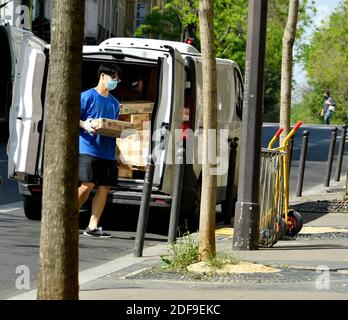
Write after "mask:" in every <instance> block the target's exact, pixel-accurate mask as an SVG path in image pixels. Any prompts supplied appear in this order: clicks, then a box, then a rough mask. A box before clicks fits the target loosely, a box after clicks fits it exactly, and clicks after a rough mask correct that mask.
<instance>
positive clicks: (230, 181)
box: [224, 138, 239, 224]
mask: <svg viewBox="0 0 348 320" xmlns="http://www.w3.org/2000/svg"><path fill="white" fill-rule="evenodd" d="M238 140H239V139H238V138H234V139H233V140H232V141H230V159H229V164H228V176H227V187H226V200H225V201H226V202H225V204H226V210H225V215H224V224H230V223H231V219H232V217H233V214H234V212H233V211H234V209H235V206H236V204H235V202H234V201H233V200H234V199H233V188H234V176H235V173H236V158H237V147H238Z"/></svg>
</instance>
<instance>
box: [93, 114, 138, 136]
mask: <svg viewBox="0 0 348 320" xmlns="http://www.w3.org/2000/svg"><path fill="white" fill-rule="evenodd" d="M92 125H94V126H95V128H96V131H97V134H100V135H102V136H108V137H114V138H119V137H121V134H122V133H123V135H125V134H126V133H127V132H128V134H131V133H134V126H133V124H132V123H130V122H125V121H119V120H111V119H105V118H100V119H95V120H93V121H92Z"/></svg>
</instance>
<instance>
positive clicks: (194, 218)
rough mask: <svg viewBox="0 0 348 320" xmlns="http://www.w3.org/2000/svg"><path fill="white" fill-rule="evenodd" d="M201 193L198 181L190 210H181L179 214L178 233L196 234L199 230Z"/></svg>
mask: <svg viewBox="0 0 348 320" xmlns="http://www.w3.org/2000/svg"><path fill="white" fill-rule="evenodd" d="M201 192H202V186H201V182H200V180H199V181H198V182H197V184H196V190H195V195H194V199H193V202H192V205H191V207H190V209H186V210H183V211H182V212H181V213H180V221H179V233H181V235H183V234H184V233H187V232H190V233H193V232H196V231H197V230H198V229H199V216H200V212H201Z"/></svg>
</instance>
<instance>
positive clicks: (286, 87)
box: [279, 0, 299, 144]
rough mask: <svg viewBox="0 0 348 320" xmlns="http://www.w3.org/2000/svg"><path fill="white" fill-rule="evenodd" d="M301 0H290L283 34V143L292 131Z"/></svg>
mask: <svg viewBox="0 0 348 320" xmlns="http://www.w3.org/2000/svg"><path fill="white" fill-rule="evenodd" d="M298 7H299V0H289V13H288V21H287V24H286V28H285V31H284V36H283V49H282V75H281V89H280V121H279V122H280V126H281V127H283V128H284V132H283V133H282V135H281V137H280V143H281V144H283V142H284V139H285V137H286V136H287V134H288V133H289V132H290V111H291V82H292V69H293V47H294V43H295V38H296V28H297V19H298Z"/></svg>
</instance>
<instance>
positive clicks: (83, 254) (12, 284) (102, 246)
mask: <svg viewBox="0 0 348 320" xmlns="http://www.w3.org/2000/svg"><path fill="white" fill-rule="evenodd" d="M115 214H118V215H121V213H119V212H115ZM129 214H131V212H130V211H129V212H128V215H129ZM107 215H108V216H112V212H108V213H107ZM87 218H88V215H86V216H85V217H81V219H80V220H81V226H80V228H81V230H80V234H81V235H80V250H79V258H80V270H81V271H83V270H86V269H89V268H92V267H95V266H98V265H101V264H104V263H105V262H107V261H112V260H115V259H117V258H119V257H122V256H124V255H127V254H130V253H131V252H133V250H134V240H135V232H134V230H135V228H134V221H133V225H132V223H131V222H130V221H126V220H125V219H120V221H119V223H117V222H115V221H114V222H113V223H110V222H108V221H107V219H104V222H105V224H106V226H107V227H108V230H111V233H112V235H113V237H112V238H111V239H91V238H87V237H85V236H83V235H82V232H83V229H84V228H85V227H86V221H87ZM153 218H154V219H158V217H156V216H155V217H153V215H151V216H150V219H153ZM111 220H115V219H111ZM116 220H117V219H116ZM130 220H132V219H131V218H130ZM150 221H151V220H150ZM122 230H123V231H122ZM155 231H156V230H155ZM156 232H157V234H152V233H147V234H146V238H145V240H146V243H145V247H151V246H154V245H158V244H159V243H163V242H166V237H165V236H162V235H161V234H160V230H157V231H156ZM39 237H40V223H39V222H37V221H29V220H27V219H26V218H25V217H24V212H23V209H22V207H21V203H16V204H15V205H10V206H0V244H1V245H0V300H1V299H7V298H9V297H11V296H14V295H17V294H19V293H20V291H18V290H17V288H16V280H17V278H18V277H19V276H20V273H16V271H18V269H17V268H18V267H20V266H26V267H28V268H29V270H30V289H34V288H35V287H36V280H37V274H38V257H39ZM18 272H19V271H18Z"/></svg>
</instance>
